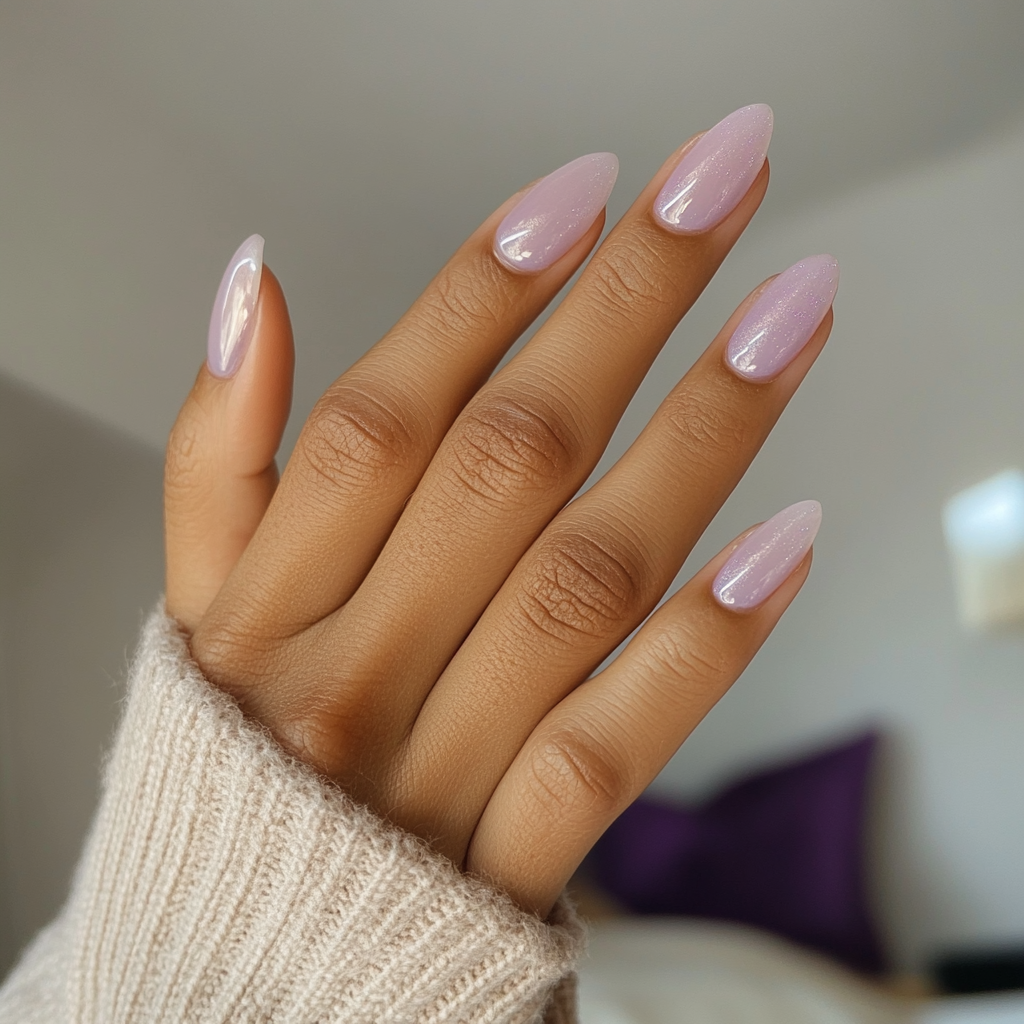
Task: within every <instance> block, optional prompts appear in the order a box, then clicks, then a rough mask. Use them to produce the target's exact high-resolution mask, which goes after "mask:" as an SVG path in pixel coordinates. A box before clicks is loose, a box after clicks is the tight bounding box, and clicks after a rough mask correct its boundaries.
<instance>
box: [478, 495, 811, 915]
mask: <svg viewBox="0 0 1024 1024" xmlns="http://www.w3.org/2000/svg"><path fill="white" fill-rule="evenodd" d="M820 521H821V507H820V506H819V505H818V503H817V502H813V501H805V502H800V503H798V504H796V505H791V506H790V507H789V508H787V509H784V510H783V511H782V512H779V513H778V514H777V515H776V516H774V517H773V518H772V519H770V520H768V521H767V522H766V523H763V524H762V525H760V526H758V527H756V528H755V529H753V530H751V531H749V532H748V533H747V534H745V535H744V536H743V537H741V538H740V539H739V540H737V541H735V542H734V543H733V544H732V545H730V547H729V548H727V549H726V550H725V551H723V552H721V553H720V554H719V555H718V556H717V557H716V558H714V559H713V560H712V561H711V562H710V563H709V564H708V565H706V566H705V567H704V568H703V569H702V570H701V571H700V572H698V573H697V575H696V576H694V577H693V578H692V579H691V580H690V581H689V582H688V583H687V584H686V585H685V586H684V587H683V588H682V589H681V590H680V591H679V592H678V593H677V594H676V595H674V596H673V597H672V598H671V599H670V600H669V601H667V602H666V603H665V604H664V605H662V607H661V608H659V609H658V610H657V611H656V612H655V613H654V614H653V615H652V616H651V618H650V619H649V620H648V621H647V623H646V624H645V625H644V626H643V628H642V629H641V630H640V631H639V632H638V633H637V635H636V636H635V637H634V638H633V639H632V640H631V641H630V643H629V644H628V645H627V647H626V649H625V650H624V651H623V652H622V654H620V655H619V657H618V658H616V659H615V661H614V662H612V664H611V665H610V666H609V667H608V668H606V669H605V670H604V671H603V672H601V673H599V674H598V675H596V676H594V677H593V678H592V679H590V680H588V681H587V682H586V683H584V684H582V685H581V686H579V687H578V688H577V689H576V690H574V691H573V692H572V693H571V694H569V696H568V697H566V698H565V699H564V700H562V701H561V702H560V703H559V704H557V705H556V706H555V707H554V708H553V709H552V710H551V711H550V712H549V713H548V714H547V715H546V716H545V718H544V719H543V720H542V721H541V722H540V724H539V725H538V726H537V728H536V729H535V730H534V732H533V734H532V735H531V736H530V738H529V739H528V740H527V742H526V744H525V745H524V747H523V749H522V750H521V751H520V753H519V755H518V757H517V758H516V760H515V761H514V762H513V764H512V766H511V767H510V768H509V770H508V772H507V773H506V775H505V777H504V778H503V779H502V781H501V783H500V784H499V786H498V788H497V789H496V790H495V792H494V795H493V796H492V798H491V801H490V803H489V804H488V806H487V809H486V810H485V812H484V815H483V817H482V818H481V820H480V824H479V825H478V827H477V830H476V833H475V835H474V837H473V841H472V844H471V845H470V850H469V857H468V860H467V865H466V866H467V869H468V870H469V871H471V872H473V873H475V874H479V875H481V876H484V877H486V878H488V879H490V880H491V881H493V882H494V883H495V884H496V885H498V886H499V887H501V888H502V889H504V890H505V891H506V892H508V893H509V895H510V896H511V897H512V898H513V899H514V900H515V901H516V902H517V903H519V904H520V906H522V907H524V908H525V909H527V910H532V911H534V912H535V913H538V914H540V915H542V916H543V915H546V914H547V913H548V911H549V910H550V908H551V906H552V905H553V904H554V901H555V900H556V899H557V898H558V894H559V893H560V892H561V891H562V889H563V888H564V886H565V884H566V882H567V881H568V880H569V878H570V876H571V875H572V873H573V872H574V871H575V870H576V868H577V867H578V865H579V863H580V862H581V861H582V860H583V858H584V857H585V856H586V855H587V853H589V851H590V849H591V847H592V846H593V845H594V843H595V842H597V840H598V839H599V838H600V836H601V835H602V833H603V832H604V831H605V829H607V828H608V826H609V825H611V823H612V822H613V821H614V820H615V819H616V818H617V817H618V816H619V815H620V814H621V813H622V812H623V811H624V810H625V809H626V808H627V807H628V806H629V805H630V804H631V803H632V802H633V801H634V800H635V799H636V798H637V797H638V796H639V795H640V794H641V793H642V792H643V791H644V789H645V788H646V787H647V785H648V784H649V783H650V782H651V780H652V779H653V778H654V777H655V776H656V775H657V774H658V772H659V771H661V769H662V768H663V767H664V766H665V764H666V763H667V762H668V760H669V758H670V757H672V755H673V754H674V753H675V752H676V750H677V749H678V748H679V746H680V744H681V743H682V742H683V741H684V740H685V739H686V737H687V736H689V734H690V733H691V732H692V731H693V730H694V728H695V727H696V726H697V724H698V723H699V722H700V721H701V719H703V718H704V716H705V715H706V714H707V713H708V712H709V711H710V710H711V708H712V707H713V706H714V705H715V704H716V703H717V702H718V700H719V699H720V698H721V697H722V695H723V694H724V693H725V692H726V690H728V688H729V687H730V686H731V685H732V684H733V683H734V682H735V681H736V679H738V678H739V676H740V674H741V673H742V672H743V670H744V669H745V668H746V666H747V664H748V663H749V662H750V660H751V658H753V656H754V655H755V654H756V653H757V651H758V649H759V648H760V647H761V645H762V644H763V643H764V642H765V640H767V639H768V636H769V634H770V633H771V631H772V630H773V629H774V628H775V625H776V623H777V622H778V621H779V619H780V618H781V617H782V615H783V613H784V612H785V611H786V608H787V607H788V606H789V604H790V602H791V601H792V600H793V598H794V597H796V595H797V593H798V592H799V590H800V588H801V587H802V586H803V583H804V580H805V579H806V578H807V574H808V572H809V571H810V565H811V544H812V543H813V541H814V536H815V534H816V533H817V529H818V526H819V524H820Z"/></svg>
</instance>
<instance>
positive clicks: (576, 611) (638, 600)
mask: <svg viewBox="0 0 1024 1024" xmlns="http://www.w3.org/2000/svg"><path fill="white" fill-rule="evenodd" d="M642 566H643V562H642V560H641V559H640V558H638V557H637V556H636V554H635V553H633V552H631V551H629V550H628V549H627V546H626V545H624V544H623V543H622V542H620V541H616V542H612V541H611V540H610V539H607V538H606V539H604V540H603V541H598V540H596V539H594V538H593V537H589V536H586V535H585V534H579V533H577V534H566V535H564V536H558V535H555V536H553V537H551V538H550V539H548V540H545V541H543V542H542V543H541V546H540V548H539V550H538V551H537V554H536V559H535V563H534V565H533V567H532V571H531V573H530V576H529V578H528V583H527V584H526V586H525V587H524V588H523V589H522V590H521V591H520V594H519V601H520V606H521V608H522V610H523V612H524V614H525V615H526V617H527V620H528V621H529V622H530V623H531V624H532V625H533V626H534V627H536V628H537V629H539V630H540V631H541V632H543V633H545V634H547V635H548V636H550V637H554V638H555V639H557V640H560V641H563V642H564V643H567V644H572V643H575V642H578V641H579V640H580V638H581V637H599V638H601V639H611V638H614V637H617V636H618V635H620V634H622V633H624V632H628V630H629V628H630V627H631V626H632V624H633V621H634V619H635V618H636V617H638V616H639V614H640V613H641V610H642V607H643V603H644V599H645V593H646V591H647V580H646V575H647V574H646V573H645V571H644V569H643V568H642Z"/></svg>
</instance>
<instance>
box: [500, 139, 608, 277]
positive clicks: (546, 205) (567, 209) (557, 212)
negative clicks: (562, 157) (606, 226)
mask: <svg viewBox="0 0 1024 1024" xmlns="http://www.w3.org/2000/svg"><path fill="white" fill-rule="evenodd" d="M618 174H619V161H618V158H617V157H616V156H615V154H614V153H591V154H589V155H588V156H581V157H579V158H578V159H576V160H573V161H572V162H571V163H567V164H566V165H565V166H564V167H559V168H558V170H557V171H552V172H551V173H550V174H549V175H548V176H547V177H546V178H543V179H541V180H540V181H538V182H537V184H536V185H534V186H533V188H531V189H530V191H529V192H527V193H526V195H525V196H523V198H522V199H521V200H520V201H519V202H518V203H517V204H516V206H515V207H514V209H512V210H511V212H510V213H509V214H508V216H506V217H505V219H504V220H503V221H502V222H501V225H500V226H499V228H498V230H497V232H496V233H495V236H494V254H495V256H497V257H498V259H499V260H501V262H502V263H504V264H505V266H506V267H508V268H509V269H510V270H518V271H520V272H521V273H524V274H532V273H536V272H537V271H539V270H543V269H544V268H545V267H550V266H551V264H552V263H554V262H555V261H556V260H558V259H560V258H561V257H562V256H564V255H565V254H566V253H567V252H568V251H569V250H570V249H571V248H572V247H573V246H574V245H575V244H576V243H577V242H578V241H579V240H580V239H581V238H582V237H583V236H584V235H585V234H586V233H587V231H588V230H589V228H590V226H591V225H592V224H593V223H594V221H595V220H596V219H597V215H598V214H599V213H600V212H601V211H602V210H603V209H604V206H605V203H607V202H608V197H609V196H610V195H611V194H612V188H613V187H614V185H615V179H616V177H618Z"/></svg>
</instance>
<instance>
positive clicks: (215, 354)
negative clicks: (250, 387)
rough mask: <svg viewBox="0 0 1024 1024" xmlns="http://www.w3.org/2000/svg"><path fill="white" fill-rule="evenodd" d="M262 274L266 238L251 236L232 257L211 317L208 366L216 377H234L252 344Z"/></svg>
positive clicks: (207, 351)
mask: <svg viewBox="0 0 1024 1024" xmlns="http://www.w3.org/2000/svg"><path fill="white" fill-rule="evenodd" d="M262 274H263V237H262V236H261V235H251V236H250V237H249V238H247V239H246V240H245V241H244V242H243V243H242V244H241V245H240V246H239V247H238V250H237V251H236V252H235V254H234V256H232V257H231V261H230V262H229V263H228V267H227V270H225V271H224V276H223V277H222V278H221V282H220V288H218V289H217V297H216V298H215V299H214V301H213V312H212V313H211V315H210V332H209V335H208V336H207V341H206V364H207V366H208V367H209V369H210V373H212V374H213V375H214V376H215V377H233V376H234V375H235V374H236V373H237V372H238V368H239V367H240V366H241V365H242V360H243V359H244V358H245V353H246V350H247V349H248V348H249V342H250V341H251V340H252V329H253V322H254V318H255V316H256V300H257V299H258V298H259V294H260V277H261V276H262Z"/></svg>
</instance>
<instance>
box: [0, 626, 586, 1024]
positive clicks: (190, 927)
mask: <svg viewBox="0 0 1024 1024" xmlns="http://www.w3.org/2000/svg"><path fill="white" fill-rule="evenodd" d="M584 941H585V934H584V928H583V926H582V924H581V923H580V921H579V920H578V918H577V917H576V915H575V913H574V911H573V910H572V908H571V907H570V906H569V905H568V903H566V902H565V901H564V900H562V901H560V902H559V903H558V905H557V906H556V907H555V910H554V912H553V913H552V915H551V916H550V917H549V919H548V921H546V922H544V921H540V920H539V919H538V918H536V917H534V916H532V915H530V914H526V913H524V912H523V911H522V910H520V909H519V908H518V907H516V906H515V905H514V904H513V903H512V902H511V901H510V900H509V899H508V898H507V897H506V896H504V895H503V894H502V893H500V892H498V891H497V890H495V889H493V888H491V887H489V886H488V885H486V884H484V883H483V882H480V881H478V880H476V879H473V878H470V877H468V876H466V875H464V874H462V873H461V872H460V871H459V870H458V869H457V868H456V867H455V866H454V865H453V864H452V863H451V862H450V861H449V860H447V859H446V858H444V857H441V856H439V855H438V854H436V853H434V852H433V851H431V850H430V849H429V848H428V847H427V846H426V844H424V843H423V842H421V841H420V840H419V839H417V838H416V837H414V836H411V835H409V834H408V833H405V832H403V831H401V830H399V829H396V828H394V827H393V826H391V825H389V824H387V823H385V822H384V821H382V820H380V819H379V818H377V817H376V816H375V815H373V814H372V813H371V812H370V811H369V810H367V809H366V808H365V807H362V806H360V805H359V804H356V803H355V802H354V801H353V800H352V799H350V798H349V797H348V796H347V795H346V794H345V793H344V792H343V791H341V790H340V789H338V788H337V787H336V786H334V785H332V784H331V783H330V782H328V781H326V780H324V779H323V778H321V777H320V776H318V775H316V774H315V773H314V772H313V771H311V770H310V769H309V768H307V767H306V766H305V765H302V764H300V763H299V762H297V761H295V760H294V759H291V758H289V757H288V756H287V755H286V754H285V753H284V752H283V751H282V750H281V748H280V747H279V746H278V745H277V744H276V743H275V741H274V740H273V739H272V737H270V736H269V735H268V734H267V732H266V731H264V730H263V729H261V728H260V727H259V726H258V725H256V724H254V723H253V722H251V721H250V720H248V719H247V718H245V717H244V716H243V715H242V713H241V711H240V710H239V709H238V707H237V705H236V704H235V703H234V702H233V701H232V700H231V699H230V698H229V697H228V696H227V695H225V694H223V693H222V692H220V691H219V690H217V689H215V688H214V687H213V686H211V685H210V684H209V683H208V682H207V681H206V680H205V679H204V678H203V676H202V674H201V673H200V671H199V670H198V668H197V667H196V665H195V663H194V662H193V661H192V660H191V658H190V656H189V652H188V647H187V644H186V642H185V639H184V638H183V636H182V635H181V633H180V632H179V631H178V629H177V627H176V626H175V624H174V622H173V621H172V620H171V619H169V618H167V617H166V616H165V615H164V614H162V613H156V614H154V615H153V616H152V617H151V618H150V620H149V622H148V623H147V625H146V627H145V630H144V632H143V636H142V640H141V643H140V647H139V650H138V653H137V655H136V658H135V661H134V664H133V666H132V669H131V673H130V677H129V685H128V695H127V699H126V701H125V706H124V712H123V717H122V721H121V724H120V726H119V729H118V733H117V736H116V739H115V742H114V745H113V748H112V750H111V753H110V756H109V758H108V761H107V764H106V768H105V771H104V784H103V794H102V798H101V801H100V806H99V810H98V812H97V815H96V818H95V820H94V822H93V825H92V829H91V832H90V834H89V837H88V839H87V841H86V846H85V850H84V852H83V855H82V859H81V861H80V863H79V865H78V869H77V872H76V875H75V879H74V882H73V884H72V888H71V892H70V895H69V898H68V901H67V903H66V904H65V907H64V909H63V911H62V912H61V914H60V916H59V917H58V918H57V920H56V921H55V922H53V923H52V924H51V925H50V926H49V927H48V928H46V929H45V930H44V931H43V932H42V933H40V935H39V936H38V937H37V938H36V940H35V941H34V942H33V944H32V945H31V946H30V947H29V949H28V950H27V951H26V953H25V954H24V956H23V957H22V960H21V962H20V963H19V964H18V966H17V967H16V968H15V969H14V971H13V972H12V974H11V976H10V977H9V978H8V980H7V982H6V984H5V985H4V987H3V988H2V989H0V1024H129V1022H131V1024H135V1022H138V1024H142V1022H146V1024H156V1022H161V1024H164V1022H166V1024H215V1022H216V1024H220V1022H224V1024H227V1022H231V1024H256V1022H261V1024H262V1022H274V1024H334V1022H339V1024H340V1022H345V1024H350V1022H351V1024H356V1022H358V1024H363V1022H365V1024H371V1022H372V1024H384V1022H394V1024H405V1022H416V1024H449V1022H452V1024H454V1022H470V1021H472V1022H481V1024H484V1022H486V1024H540V1022H542V1021H543V1022H544V1024H573V1022H575V1020H576V1012H575V993H574V973H573V972H574V968H575V965H576V963H577V960H578V958H579V956H580V955H581V953H582V950H583V946H584Z"/></svg>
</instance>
